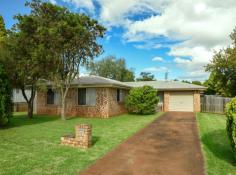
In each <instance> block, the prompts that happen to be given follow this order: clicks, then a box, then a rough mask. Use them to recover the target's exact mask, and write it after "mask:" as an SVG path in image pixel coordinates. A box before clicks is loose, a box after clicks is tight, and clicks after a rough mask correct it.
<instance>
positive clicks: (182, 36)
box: [124, 0, 236, 77]
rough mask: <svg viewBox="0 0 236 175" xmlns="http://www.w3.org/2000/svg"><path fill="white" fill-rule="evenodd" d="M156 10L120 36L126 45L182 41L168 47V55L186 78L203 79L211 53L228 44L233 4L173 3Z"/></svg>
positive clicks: (205, 1) (235, 12)
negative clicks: (159, 38) (151, 41)
mask: <svg viewBox="0 0 236 175" xmlns="http://www.w3.org/2000/svg"><path fill="white" fill-rule="evenodd" d="M158 10H159V12H160V15H153V16H151V17H149V18H147V19H144V20H139V21H132V22H131V23H130V24H129V26H127V32H126V33H125V34H124V38H125V39H126V41H128V42H137V41H142V42H143V41H147V40H150V39H152V38H157V37H159V36H164V37H166V38H169V39H172V40H183V41H184V42H181V43H178V44H175V45H172V46H171V45H170V46H169V48H170V51H169V53H168V54H169V55H170V56H173V57H180V58H175V60H174V61H175V62H176V63H177V66H178V67H179V68H180V69H183V70H186V72H187V74H189V75H190V76H192V77H200V76H201V77H202V76H206V75H207V73H205V71H204V66H205V65H206V64H207V63H209V61H210V59H211V58H212V56H213V51H214V50H218V49H219V48H222V47H225V46H227V45H229V44H230V39H229V34H230V33H231V32H232V31H233V28H234V27H235V25H236V24H235V21H236V1H234V0H226V1H224V2H220V1H217V2H216V1H214V0H189V1H186V0H175V1H174V0H173V1H168V2H167V3H166V4H165V5H164V6H163V8H161V10H160V9H157V11H158ZM139 47H141V46H139ZM181 57H189V58H190V59H189V60H183V59H181Z"/></svg>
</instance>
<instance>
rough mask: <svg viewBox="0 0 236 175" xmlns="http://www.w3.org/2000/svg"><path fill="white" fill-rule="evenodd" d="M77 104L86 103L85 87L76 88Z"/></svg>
mask: <svg viewBox="0 0 236 175" xmlns="http://www.w3.org/2000/svg"><path fill="white" fill-rule="evenodd" d="M78 104H79V105H86V88H83V89H78Z"/></svg>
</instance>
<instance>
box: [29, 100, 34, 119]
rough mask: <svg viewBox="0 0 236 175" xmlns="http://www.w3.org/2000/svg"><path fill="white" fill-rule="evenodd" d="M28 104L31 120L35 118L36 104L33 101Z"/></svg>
mask: <svg viewBox="0 0 236 175" xmlns="http://www.w3.org/2000/svg"><path fill="white" fill-rule="evenodd" d="M27 104H28V117H29V118H30V119H32V118H33V112H34V102H33V101H29V102H27Z"/></svg>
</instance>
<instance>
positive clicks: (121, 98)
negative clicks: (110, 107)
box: [116, 89, 124, 102]
mask: <svg viewBox="0 0 236 175" xmlns="http://www.w3.org/2000/svg"><path fill="white" fill-rule="evenodd" d="M116 101H117V102H123V101H124V92H123V90H122V89H117V90H116Z"/></svg>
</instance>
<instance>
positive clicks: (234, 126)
mask: <svg viewBox="0 0 236 175" xmlns="http://www.w3.org/2000/svg"><path fill="white" fill-rule="evenodd" d="M226 117H227V122H226V130H227V134H228V137H229V140H230V144H231V147H232V150H233V154H234V156H235V158H236V97H235V98H233V99H232V100H231V101H230V102H229V103H228V104H227V105H226Z"/></svg>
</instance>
